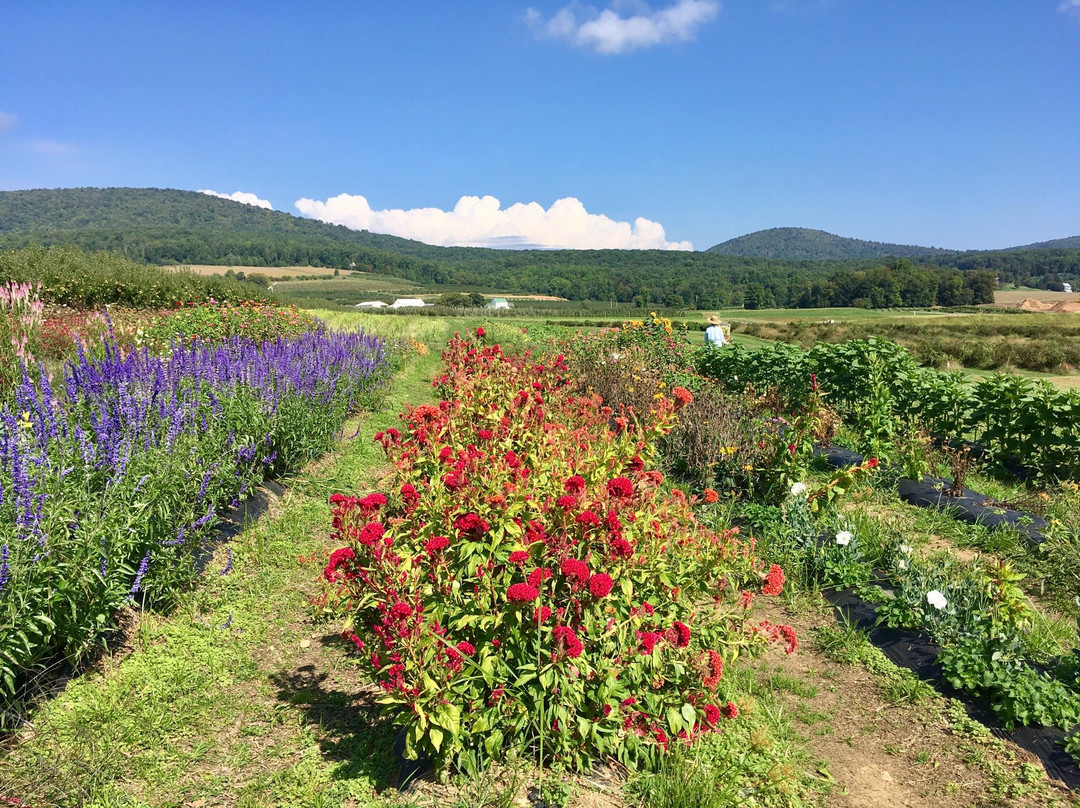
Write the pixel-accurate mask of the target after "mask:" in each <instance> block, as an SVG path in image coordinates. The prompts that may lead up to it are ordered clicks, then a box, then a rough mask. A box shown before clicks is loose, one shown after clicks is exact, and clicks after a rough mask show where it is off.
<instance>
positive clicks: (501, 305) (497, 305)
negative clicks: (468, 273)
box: [484, 297, 510, 309]
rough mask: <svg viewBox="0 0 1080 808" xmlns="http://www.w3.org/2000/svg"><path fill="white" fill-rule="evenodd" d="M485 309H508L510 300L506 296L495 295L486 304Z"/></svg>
mask: <svg viewBox="0 0 1080 808" xmlns="http://www.w3.org/2000/svg"><path fill="white" fill-rule="evenodd" d="M484 308H485V309H508V308H510V301H509V300H507V299H506V298H505V297H493V298H491V300H489V301H488V302H487V305H485V306H484Z"/></svg>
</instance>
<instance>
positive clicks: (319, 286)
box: [274, 272, 420, 297]
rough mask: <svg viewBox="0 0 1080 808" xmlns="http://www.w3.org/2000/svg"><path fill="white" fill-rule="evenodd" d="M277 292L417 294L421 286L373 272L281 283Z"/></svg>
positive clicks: (300, 293) (296, 293)
mask: <svg viewBox="0 0 1080 808" xmlns="http://www.w3.org/2000/svg"><path fill="white" fill-rule="evenodd" d="M274 289H275V291H278V292H281V293H282V294H289V295H310V296H312V297H316V296H321V295H326V294H333V295H340V294H342V293H345V294H348V293H349V292H390V293H393V292H409V293H415V292H418V291H419V289H420V284H418V283H416V282H415V281H407V280H405V279H404V278H395V277H393V276H391V275H378V274H375V273H372V272H355V273H352V274H350V275H348V276H347V277H346V276H342V277H339V278H334V277H329V278H325V279H319V280H310V281H279V282H278V283H277V285H276V286H275V287H274Z"/></svg>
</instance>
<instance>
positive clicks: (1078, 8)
mask: <svg viewBox="0 0 1080 808" xmlns="http://www.w3.org/2000/svg"><path fill="white" fill-rule="evenodd" d="M1058 11H1060V12H1061V13H1062V14H1080V0H1062V2H1061V3H1059V4H1058Z"/></svg>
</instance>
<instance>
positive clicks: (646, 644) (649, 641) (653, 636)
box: [637, 631, 664, 656]
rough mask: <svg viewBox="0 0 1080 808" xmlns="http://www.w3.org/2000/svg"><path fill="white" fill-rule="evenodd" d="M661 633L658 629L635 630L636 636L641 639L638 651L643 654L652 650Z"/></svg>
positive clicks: (661, 637) (661, 636)
mask: <svg viewBox="0 0 1080 808" xmlns="http://www.w3.org/2000/svg"><path fill="white" fill-rule="evenodd" d="M663 636H664V635H663V634H661V633H660V632H659V631H639V632H637V638H638V639H639V640H641V649H640V653H641V654H642V655H643V656H645V655H648V654H651V653H652V652H653V648H655V647H656V644H657V643H658V642H660V640H661V639H663Z"/></svg>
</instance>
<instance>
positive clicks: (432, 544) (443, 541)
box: [424, 536, 450, 556]
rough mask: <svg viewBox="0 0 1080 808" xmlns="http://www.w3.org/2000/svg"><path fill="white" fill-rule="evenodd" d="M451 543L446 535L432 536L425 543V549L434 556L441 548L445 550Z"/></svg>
mask: <svg viewBox="0 0 1080 808" xmlns="http://www.w3.org/2000/svg"><path fill="white" fill-rule="evenodd" d="M449 544H450V540H449V539H447V538H446V536H432V537H431V538H430V539H428V540H427V544H425V545H424V550H425V551H426V552H427V554H428V555H429V556H433V555H435V554H436V553H437V552H439V551H440V550H445V549H446V548H447V546H448V545H449Z"/></svg>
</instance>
